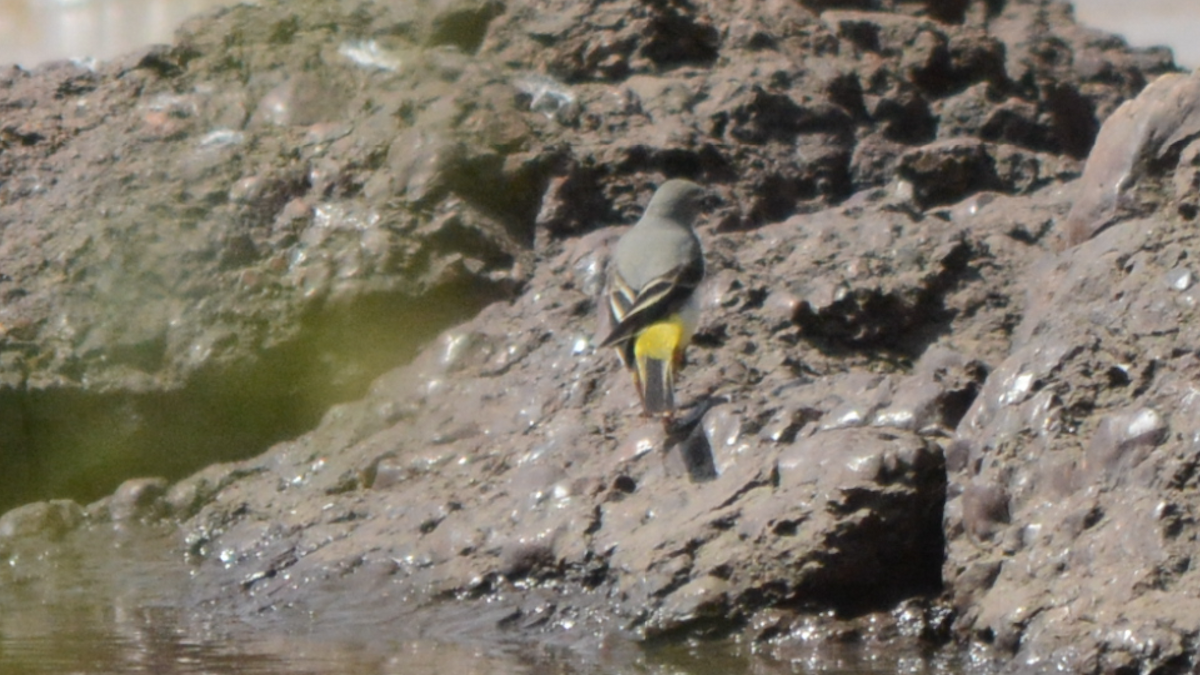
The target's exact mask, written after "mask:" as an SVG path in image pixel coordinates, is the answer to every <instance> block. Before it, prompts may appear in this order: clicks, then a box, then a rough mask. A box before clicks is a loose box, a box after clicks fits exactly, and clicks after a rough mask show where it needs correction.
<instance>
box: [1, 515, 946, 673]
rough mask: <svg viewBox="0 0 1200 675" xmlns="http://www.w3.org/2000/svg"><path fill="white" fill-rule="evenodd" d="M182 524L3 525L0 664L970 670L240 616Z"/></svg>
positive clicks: (226, 668)
mask: <svg viewBox="0 0 1200 675" xmlns="http://www.w3.org/2000/svg"><path fill="white" fill-rule="evenodd" d="M175 537H176V533H175V531H174V530H173V529H172V528H170V527H168V526H164V527H161V528H157V529H155V528H148V527H132V528H130V527H124V526H122V527H115V528H114V527H112V526H107V525H104V526H96V527H93V528H91V529H88V530H85V531H83V532H77V533H74V534H72V535H71V536H69V537H68V538H67V539H66V540H64V541H50V540H45V539H42V540H29V539H23V540H9V539H3V538H0V673H2V674H3V675H40V674H42V673H45V674H47V675H49V674H51V673H54V674H58V673H77V674H92V673H95V674H100V673H154V674H171V673H240V674H245V675H257V674H260V673H261V674H268V673H313V674H317V673H334V672H353V673H363V674H371V673H378V674H379V675H393V674H394V675H440V674H442V673H454V674H455V675H474V674H478V675H492V674H493V673H511V674H514V675H574V674H576V673H644V674H647V675H668V674H670V675H718V674H720V675H739V674H742V673H746V674H754V675H794V674H796V673H812V672H821V673H841V674H843V675H851V674H853V673H868V672H871V673H898V672H906V673H954V672H963V671H962V669H961V668H960V665H961V664H960V663H959V662H957V661H955V660H954V659H950V660H946V661H941V662H939V661H938V659H936V658H934V659H926V658H916V659H910V660H908V661H905V660H904V659H903V658H897V656H898V655H896V654H891V655H890V656H889V657H888V658H878V656H877V657H874V658H870V655H869V654H867V653H866V652H864V651H862V650H856V649H853V648H849V647H848V648H847V649H846V650H845V652H844V653H841V652H839V653H831V652H829V651H828V650H824V651H821V652H820V653H819V654H818V653H813V654H808V655H805V654H800V653H797V654H796V655H795V656H794V657H788V658H787V659H786V660H779V659H775V658H769V657H765V656H761V655H756V654H755V653H754V649H753V648H752V647H751V646H748V645H745V644H741V643H738V642H734V641H686V640H685V641H673V642H670V643H667V644H659V645H654V646H651V647H649V648H648V649H646V650H643V649H642V648H641V647H639V646H638V645H636V644H634V643H632V642H629V641H628V640H621V641H616V642H605V641H602V644H600V645H595V644H594V643H593V645H592V647H584V648H580V646H579V645H578V644H576V643H572V642H571V641H569V639H568V638H569V637H570V636H566V635H564V636H561V638H562V639H561V640H558V641H557V643H554V642H553V638H552V637H551V640H552V641H548V642H540V643H530V642H528V641H524V642H517V641H514V640H507V641H506V640H504V636H503V634H500V635H497V631H495V630H492V631H490V635H489V636H487V637H484V638H481V637H479V636H475V637H470V636H465V635H457V634H454V635H447V634H444V633H446V632H449V631H448V629H446V627H445V626H443V627H442V628H443V630H442V633H439V635H438V636H437V638H438V639H429V638H426V637H424V636H423V634H422V632H421V630H420V629H419V628H418V629H416V630H414V629H413V627H412V626H408V625H400V624H396V623H390V622H388V621H378V622H373V621H372V620H371V618H370V616H369V615H370V614H371V612H370V611H369V610H367V611H363V612H357V613H345V614H339V615H338V616H336V617H332V618H334V620H333V621H332V622H331V621H330V620H329V619H330V618H331V617H328V616H327V617H325V618H324V619H318V618H317V617H316V616H315V615H311V614H309V613H308V612H305V611H299V612H291V611H287V610H280V611H275V610H270V611H265V612H263V613H262V614H261V615H260V616H254V617H242V619H234V618H231V617H230V616H229V615H228V614H223V613H221V610H222V609H223V608H219V607H218V608H207V607H204V606H197V605H196V604H195V602H194V601H193V600H192V599H191V598H190V597H189V595H190V593H191V589H192V585H193V584H194V583H196V582H197V581H199V580H198V579H196V578H194V572H195V570H196V568H195V567H194V566H192V565H191V564H189V563H187V562H186V561H185V557H184V555H183V553H182V551H181V550H180V549H179V547H178V546H177V544H176V539H175ZM393 609H394V608H393ZM465 611H470V610H465ZM363 614H365V615H367V616H362V615H363ZM392 614H395V612H392ZM248 622H251V623H252V625H251V623H248ZM413 635H417V636H418V637H416V638H414V637H412V636H413ZM585 642H587V641H585ZM593 647H594V648H593Z"/></svg>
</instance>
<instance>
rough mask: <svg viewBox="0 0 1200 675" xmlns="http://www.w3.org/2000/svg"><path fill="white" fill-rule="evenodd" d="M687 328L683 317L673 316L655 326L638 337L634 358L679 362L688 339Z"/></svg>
mask: <svg viewBox="0 0 1200 675" xmlns="http://www.w3.org/2000/svg"><path fill="white" fill-rule="evenodd" d="M687 332H688V331H687V326H686V325H684V321H683V319H682V317H680V316H679V315H678V314H672V315H671V316H669V317H667V318H666V320H664V321H660V322H658V323H656V324H653V325H652V326H650V327H649V328H647V329H646V330H644V331H642V332H641V333H640V334H639V335H638V336H637V341H636V342H634V345H633V354H634V357H635V358H637V359H638V360H639V361H640V360H642V359H655V360H657V361H677V360H678V359H679V357H680V356H682V354H683V347H684V345H685V343H686V340H687V338H688V335H687Z"/></svg>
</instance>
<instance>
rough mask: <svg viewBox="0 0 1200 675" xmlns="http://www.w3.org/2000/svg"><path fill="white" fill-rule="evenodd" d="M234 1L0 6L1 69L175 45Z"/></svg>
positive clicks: (50, 0)
mask: <svg viewBox="0 0 1200 675" xmlns="http://www.w3.org/2000/svg"><path fill="white" fill-rule="evenodd" d="M228 4H233V3H232V2H231V0H0V64H4V63H19V64H21V65H23V66H25V67H32V66H35V65H37V64H38V63H41V62H43V61H48V60H53V59H63V58H83V57H94V58H97V59H109V58H112V57H114V56H117V55H118V54H121V53H124V52H127V51H129V50H131V49H135V48H137V47H138V46H140V45H146V44H152V43H155V42H170V40H171V36H172V34H173V33H174V32H175V28H177V27H178V26H179V24H180V23H182V22H183V20H184V19H186V18H188V17H190V16H192V15H195V14H198V13H200V12H202V11H204V10H206V9H210V8H212V7H217V6H220V5H228Z"/></svg>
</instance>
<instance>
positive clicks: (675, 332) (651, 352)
mask: <svg viewBox="0 0 1200 675" xmlns="http://www.w3.org/2000/svg"><path fill="white" fill-rule="evenodd" d="M686 339H687V330H686V326H685V324H684V322H683V320H682V318H681V317H680V316H679V315H677V314H673V315H671V316H669V317H667V318H666V319H665V320H663V321H659V322H658V323H655V324H652V325H651V326H650V327H648V328H646V329H645V330H644V331H642V332H641V333H640V334H638V337H637V340H636V342H635V343H634V346H633V353H634V360H635V363H636V372H637V385H638V392H639V393H640V394H641V396H642V407H643V409H644V410H645V411H646V414H647V415H654V416H670V415H673V414H674V413H675V373H676V371H677V370H678V368H679V364H680V362H681V361H682V357H683V348H684V346H685V345H684V343H685V341H686Z"/></svg>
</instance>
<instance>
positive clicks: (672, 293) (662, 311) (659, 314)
mask: <svg viewBox="0 0 1200 675" xmlns="http://www.w3.org/2000/svg"><path fill="white" fill-rule="evenodd" d="M703 278H704V261H703V260H698V261H689V262H687V263H684V264H682V265H679V266H677V267H674V268H672V269H671V270H670V271H669V272H667V273H666V274H663V275H662V276H659V277H656V278H655V279H652V280H651V281H650V283H648V284H646V286H645V287H644V288H642V289H641V290H640V291H639V292H638V293H637V294H636V296H634V298H633V300H632V301H631V302H630V301H629V297H630V295H631V294H630V293H629V292H628V291H629V290H630V289H629V287H628V286H627V285H625V283H624V281H623V280H622V279H621V278H620V275H619V274H614V275H613V281H614V283H613V290H612V291H611V292H610V294H609V310H610V311H611V312H612V315H613V318H615V319H616V325H614V326H613V328H612V330H611V331H610V332H609V334H608V337H606V338H604V341H603V342H601V343H600V347H601V348H604V347H611V346H613V345H615V344H618V343H620V342H623V341H625V340H628V339H630V338H632V337H633V336H635V335H637V334H638V332H640V331H641V330H642V329H643V328H645V327H646V326H649V325H650V324H652V323H654V322H655V321H658V320H659V319H662V318H663V317H665V316H668V315H669V314H670V313H671V312H673V311H675V310H676V309H678V307H679V305H680V303H681V302H682V301H683V300H685V299H687V297H688V296H689V295H691V293H692V292H693V291H695V290H696V286H698V285H699V284H700V280H701V279H703ZM618 312H619V315H618Z"/></svg>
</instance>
